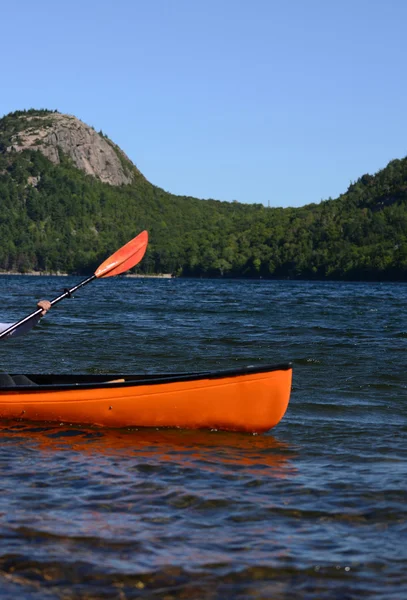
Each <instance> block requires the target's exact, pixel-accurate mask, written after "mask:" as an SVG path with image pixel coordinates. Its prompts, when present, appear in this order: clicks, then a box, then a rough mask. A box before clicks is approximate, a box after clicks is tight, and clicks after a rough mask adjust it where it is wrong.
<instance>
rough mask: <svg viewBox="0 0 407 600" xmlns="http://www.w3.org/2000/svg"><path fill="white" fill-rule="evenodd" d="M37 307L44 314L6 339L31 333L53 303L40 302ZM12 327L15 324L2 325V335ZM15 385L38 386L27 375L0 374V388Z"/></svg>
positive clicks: (34, 318) (23, 325) (11, 333)
mask: <svg viewBox="0 0 407 600" xmlns="http://www.w3.org/2000/svg"><path fill="white" fill-rule="evenodd" d="M37 307H38V308H41V309H42V312H41V313H39V314H38V315H36V316H35V317H33V318H32V319H30V320H29V321H26V322H25V323H24V324H22V325H21V326H20V327H17V329H14V330H13V331H10V333H9V334H8V335H6V338H8V337H12V336H13V337H15V336H18V335H24V334H25V333H27V332H28V331H30V329H32V328H33V327H35V326H36V325H37V323H38V322H39V320H40V319H41V318H42V317H43V316H44V315H45V314H46V313H47V312H48V311H49V309H50V308H51V302H49V300H40V301H39V302H38V304H37ZM12 325H13V323H0V333H2V332H3V331H5V330H6V329H8V328H9V327H11V326H12ZM14 385H36V384H35V383H34V382H33V381H31V379H29V378H28V377H26V376H25V375H14V376H13V377H12V376H11V375H8V374H7V373H0V387H4V386H14Z"/></svg>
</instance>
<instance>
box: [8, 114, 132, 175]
mask: <svg viewBox="0 0 407 600" xmlns="http://www.w3.org/2000/svg"><path fill="white" fill-rule="evenodd" d="M15 121H16V122H15V133H12V132H11V135H10V138H9V144H10V145H9V146H7V148H6V151H7V152H13V151H15V152H23V151H24V150H36V151H39V152H41V153H42V154H43V155H44V156H45V157H46V158H48V159H49V160H50V161H51V162H52V163H53V164H54V165H58V164H60V156H61V152H63V153H64V154H65V155H66V156H67V157H69V158H70V159H71V160H72V162H73V164H74V165H75V166H76V167H77V168H78V169H81V170H82V171H84V172H85V173H86V174H88V175H92V176H93V177H96V178H97V179H99V180H100V181H102V182H103V183H108V184H110V185H115V186H117V185H122V184H129V183H131V182H132V181H133V179H134V175H135V171H137V169H136V167H135V166H134V165H133V164H132V162H131V161H130V159H129V158H128V157H127V156H126V155H125V153H124V152H123V151H122V150H121V149H120V148H119V147H118V146H117V145H116V144H114V143H113V142H112V141H111V140H109V139H108V138H107V137H106V136H104V135H103V134H102V133H97V132H96V131H95V130H94V129H93V128H92V127H89V125H86V124H85V123H83V122H82V121H80V120H79V119H77V118H76V117H73V116H71V115H64V114H60V113H57V112H46V113H45V114H34V115H33V114H30V112H27V113H20V114H17V116H16V118H15ZM138 173H139V172H138Z"/></svg>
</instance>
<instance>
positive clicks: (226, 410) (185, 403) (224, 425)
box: [0, 363, 292, 433]
mask: <svg viewBox="0 0 407 600" xmlns="http://www.w3.org/2000/svg"><path fill="white" fill-rule="evenodd" d="M29 378H30V379H32V380H33V381H34V382H35V383H36V385H34V386H15V387H2V388H0V420H15V419H19V420H24V421H52V422H62V423H69V424H70V423H75V424H89V425H97V426H102V427H171V428H174V427H175V428H183V429H184V428H185V429H219V430H228V431H244V432H258V433H261V432H265V431H268V430H269V429H271V428H272V427H274V426H275V425H277V424H278V423H279V422H280V421H281V419H282V418H283V416H284V414H285V412H286V410H287V407H288V403H289V399H290V392H291V379H292V366H291V363H286V364H283V365H276V366H262V367H246V368H244V369H239V370H233V371H232V370H230V371H214V372H208V373H190V374H177V375H135V376H132V375H109V376H107V375H96V376H87V375H82V376H75V375H29Z"/></svg>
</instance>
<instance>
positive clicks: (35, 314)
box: [0, 275, 96, 339]
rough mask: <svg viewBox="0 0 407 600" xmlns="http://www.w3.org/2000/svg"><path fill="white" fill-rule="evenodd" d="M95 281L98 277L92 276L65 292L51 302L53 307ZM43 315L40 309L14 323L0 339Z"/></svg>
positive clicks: (0, 335)
mask: <svg viewBox="0 0 407 600" xmlns="http://www.w3.org/2000/svg"><path fill="white" fill-rule="evenodd" d="M94 279H96V275H91V277H88V278H87V279H84V280H83V281H81V283H78V285H75V286H74V287H73V288H71V289H69V290H64V293H63V294H61V295H60V296H57V297H56V298H54V299H53V300H51V306H54V304H57V303H58V302H61V300H63V299H64V298H70V297H71V296H72V294H73V293H74V292H76V290H79V288H81V287H83V286H84V285H86V284H87V283H90V282H91V281H93V280H94ZM41 313H42V308H38V309H37V310H36V311H35V312H33V313H31V314H30V315H28V316H27V317H24V319H21V320H20V321H17V323H14V325H11V326H10V327H9V328H8V329H5V330H4V331H2V332H1V333H0V339H1V338H3V337H6V336H8V335H9V334H10V333H11V332H12V331H14V330H15V329H17V327H20V325H23V324H24V323H27V321H29V320H30V319H33V318H34V317H37V316H38V315H39V314H41Z"/></svg>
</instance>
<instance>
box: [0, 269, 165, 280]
mask: <svg viewBox="0 0 407 600" xmlns="http://www.w3.org/2000/svg"><path fill="white" fill-rule="evenodd" d="M2 275H23V276H26V275H27V276H28V277H80V275H78V274H73V273H72V274H71V273H58V272H57V273H46V272H43V271H27V273H18V272H16V271H0V277H1V276H2ZM82 276H85V275H82ZM123 277H130V278H132V277H133V278H134V277H139V278H148V279H171V278H172V277H173V275H172V274H171V273H159V274H157V275H144V274H139V273H128V274H127V275H123Z"/></svg>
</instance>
